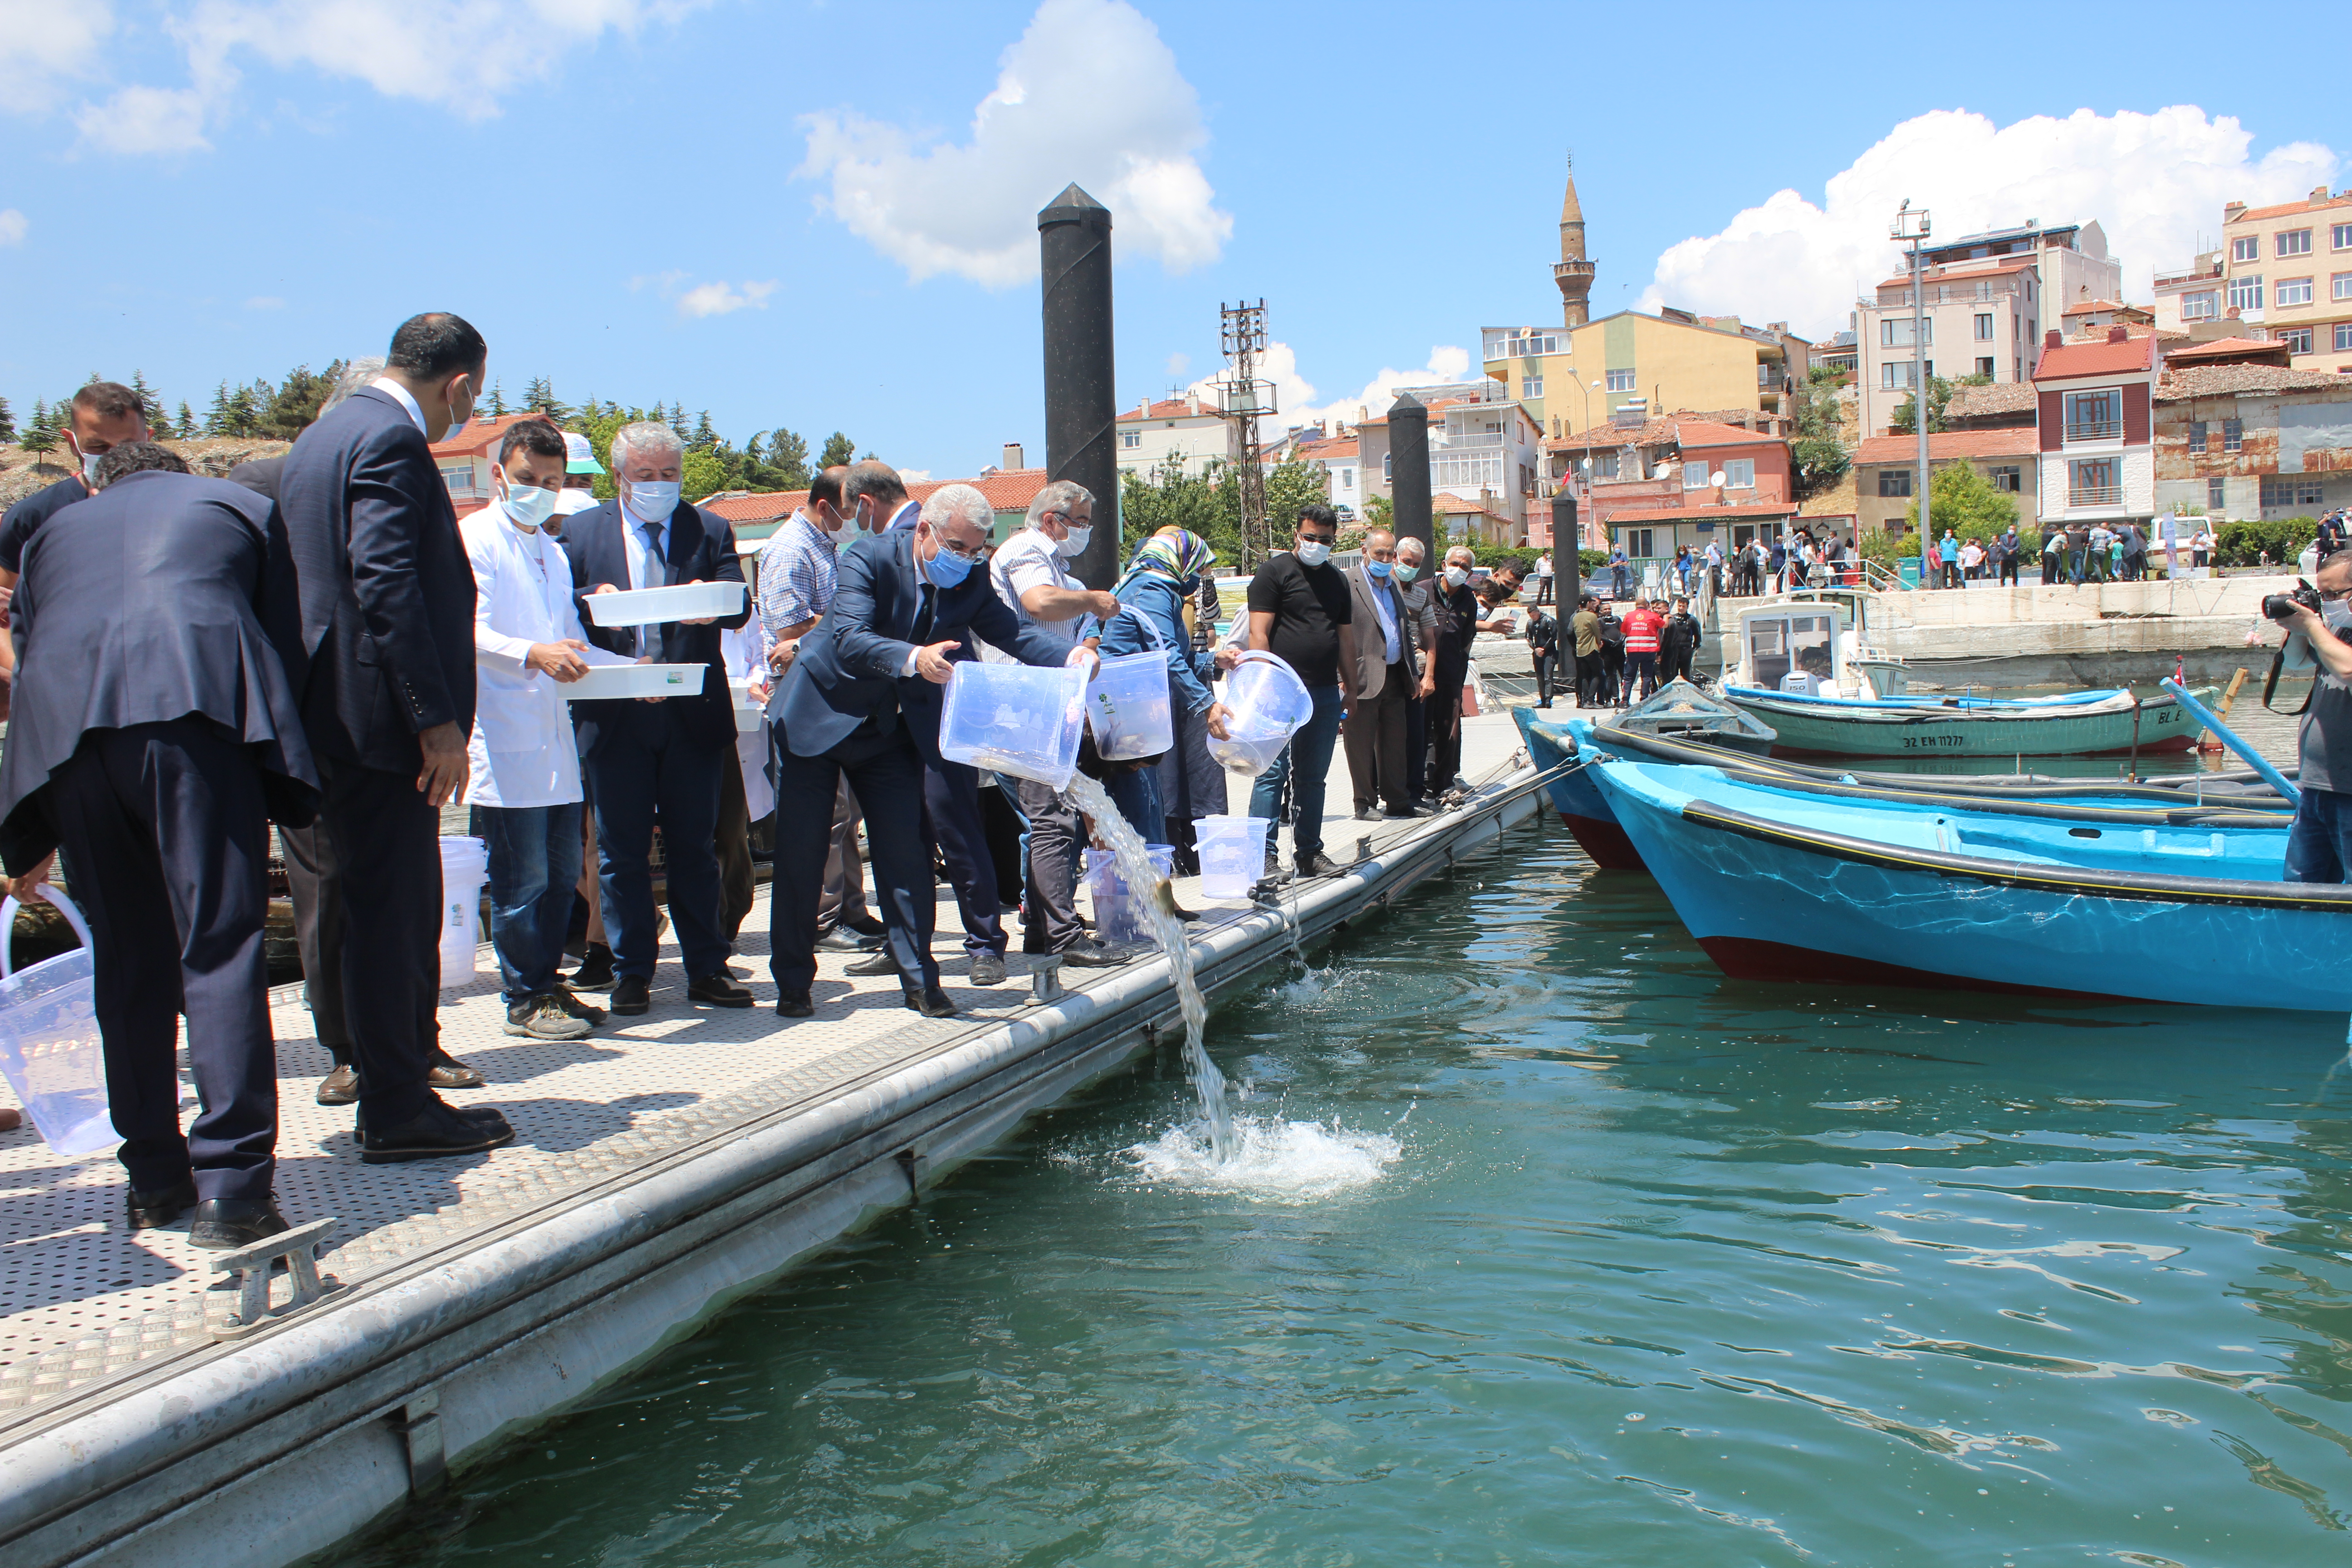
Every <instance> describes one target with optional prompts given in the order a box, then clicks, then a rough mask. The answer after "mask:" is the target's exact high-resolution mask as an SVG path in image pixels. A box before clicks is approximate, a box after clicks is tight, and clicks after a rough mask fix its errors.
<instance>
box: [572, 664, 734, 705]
mask: <svg viewBox="0 0 2352 1568" xmlns="http://www.w3.org/2000/svg"><path fill="white" fill-rule="evenodd" d="M704 668H705V667H704V666H702V665H698V664H598V665H591V666H590V667H589V669H588V673H587V674H585V675H583V676H582V677H581V678H580V679H577V680H575V681H572V683H571V684H570V685H568V686H565V687H563V688H562V691H563V695H564V697H565V698H566V699H568V700H571V701H573V702H604V701H609V700H612V699H614V698H618V697H692V696H695V695H696V694H698V692H700V691H701V689H702V677H703V672H704Z"/></svg>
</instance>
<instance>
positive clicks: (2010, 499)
mask: <svg viewBox="0 0 2352 1568" xmlns="http://www.w3.org/2000/svg"><path fill="white" fill-rule="evenodd" d="M1929 407H1930V413H1931V414H1932V412H1933V405H1932V404H1931V405H1929ZM1927 499H1928V500H1929V501H1930V502H1931V503H1932V504H1931V506H1930V507H1929V509H1928V510H1929V516H1930V518H1931V520H1932V526H1933V527H1934V528H1935V530H1936V537H1937V539H1941V538H1943V536H1944V531H1945V530H1946V529H1949V530H1950V531H1951V532H1952V536H1953V537H1954V538H1955V539H1973V540H1975V541H1977V542H1979V543H1984V542H1990V540H1991V539H1993V538H1994V537H1995V536H1996V535H1998V534H1999V533H2000V531H2002V530H2004V529H2006V528H2010V527H2011V526H2013V525H2014V524H2015V523H2016V521H2017V499H2016V498H2015V497H2014V496H2010V495H2005V494H2003V493H2002V492H2001V491H2000V490H1997V489H1993V488H1992V486H1991V484H1990V483H1989V482H1988V481H1987V480H1986V479H1985V477H1984V476H1983V475H1982V474H1980V473H1979V472H1977V468H1976V465H1975V464H1974V463H1966V462H1959V463H1946V464H1944V465H1943V466H1942V467H1941V468H1937V469H1936V470H1935V476H1934V478H1932V479H1929V480H1928V481H1927ZM1906 515H1907V517H1908V519H1909V521H1910V524H1911V532H1910V533H1909V535H1907V536H1906V542H1916V541H1917V539H1918V536H1919V503H1918V501H1917V500H1913V501H1912V503H1911V506H1910V509H1909V510H1908V512H1907V514H1906ZM1913 553H1915V554H1916V550H1915V551H1914V552H1913Z"/></svg>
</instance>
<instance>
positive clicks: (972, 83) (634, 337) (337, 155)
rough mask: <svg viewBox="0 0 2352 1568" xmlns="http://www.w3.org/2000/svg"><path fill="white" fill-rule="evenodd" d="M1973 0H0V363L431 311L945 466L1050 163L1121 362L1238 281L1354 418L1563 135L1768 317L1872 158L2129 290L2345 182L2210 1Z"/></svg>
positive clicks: (1003, 415)
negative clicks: (2278, 205)
mask: <svg viewBox="0 0 2352 1568" xmlns="http://www.w3.org/2000/svg"><path fill="white" fill-rule="evenodd" d="M1796 15H1801V18H1802V20H1801V22H1798V23H1795V24H1793V25H1792V22H1791V20H1790V18H1791V16H1796ZM1968 15H1969V22H1968V25H1967V26H1965V27H1964V28H1963V27H1958V26H1954V25H1953V22H1952V18H1951V16H1950V14H1949V13H1948V12H1947V13H1933V14H1924V15H1923V16H1921V18H1920V19H1917V20H1915V19H1914V18H1913V16H1911V15H1909V14H1907V13H1906V11H1905V9H1904V8H1901V7H1885V6H1871V7H1854V8H1840V7H1833V6H1813V7H1809V8H1807V9H1806V10H1805V11H1803V12H1802V13H1801V14H1792V13H1790V12H1789V11H1787V10H1785V9H1774V8H1768V7H1762V6H1757V5H1738V6H1725V7H1685V8H1682V9H1679V10H1676V11H1674V12H1672V13H1669V14H1662V13H1657V12H1654V11H1648V10H1645V9H1643V8H1641V7H1633V6H1580V5H1557V4H1551V5H1517V4H1506V3H1501V0H1497V3H1495V4H1490V5H1476V6H1472V5H1427V4H1422V5H1410V6H1407V5H1380V4H1356V5H1344V6H1342V5H1280V4H1276V5H1223V4H1211V3H1192V4H1186V5H1162V4H1158V3H1155V0H1138V4H1137V5H1135V6H1134V7H1133V8H1130V7H1129V6H1128V5H1125V4H1122V3H1120V0H1046V3H1045V5H1043V6H1040V5H1037V4H1036V3H1035V0H1028V3H1024V4H1013V5H992V4H981V3H967V4H957V5H937V4H915V3H896V0H865V3H862V4H856V5H837V4H817V5H810V4H760V3H755V0H299V3H298V0H193V3H187V4H174V5H149V4H140V3H138V0H78V3H77V4H75V5H70V6H66V5H59V4H58V3H57V0H0V105H5V106H6V107H5V108H0V128H5V134H6V138H7V142H6V145H7V147H8V149H9V151H10V153H12V154H13V155H12V156H10V157H8V158H7V159H6V160H5V165H4V166H0V167H4V169H5V172H0V287H5V290H6V295H5V297H6V298H7V300H9V301H10V303H11V309H10V310H9V321H8V329H7V331H5V334H0V395H5V396H6V397H7V398H8V399H9V400H10V402H11V403H12V404H13V405H15V406H16V410H17V412H18V415H19V416H20V417H21V416H22V415H23V414H24V413H25V412H26V411H27V410H29V408H30V406H31V405H32V402H33V400H34V398H35V397H37V396H51V397H54V396H55V395H58V394H59V393H61V392H65V391H69V390H70V389H71V388H72V387H73V386H74V385H76V384H79V382H80V381H81V380H82V379H83V378H84V377H85V376H86V375H87V374H89V373H90V372H91V371H98V372H100V373H102V374H107V375H110V376H114V377H118V378H125V379H127V378H128V377H129V375H130V374H131V371H132V370H133V369H134V368H137V369H139V370H141V371H142V372H143V373H144V374H146V376H147V378H148V380H149V381H150V382H151V383H152V384H154V385H155V386H156V388H157V389H158V390H159V391H161V392H162V393H163V395H164V396H165V397H166V398H167V399H168V400H171V401H173V402H177V401H178V400H180V399H182V398H184V399H186V400H187V401H188V402H190V403H191V404H193V405H194V406H195V407H196V408H197V409H198V411H199V412H201V411H202V409H203V407H204V405H205V403H206V402H207V401H208V399H209V397H210V395H211V390H212V388H213V386H214V385H215V384H216V383H218V382H219V381H221V380H223V379H228V380H232V381H238V380H249V379H251V378H252V377H254V376H256V375H265V376H268V377H270V378H271V379H273V380H275V379H277V378H278V376H280V375H281V374H283V373H284V372H285V371H286V370H287V369H288V368H289V366H291V365H293V364H295V363H302V362H308V363H310V364H312V365H313V366H314V367H315V366H318V365H322V364H324V363H326V362H327V361H329V360H331V359H333V358H335V357H337V356H338V355H341V354H348V353H371V352H373V353H381V352H382V351H383V343H384V342H385V340H386V339H387V338H388V336H389V334H390V331H391V329H392V327H393V326H394V324H395V323H396V322H397V321H399V320H400V319H401V318H403V317H404V316H405V315H407V314H409V313H410V312H412V311H414V310H422V309H447V310H457V311H458V312H460V313H462V314H464V315H465V316H467V318H468V319H470V320H471V321H474V323H475V324H476V325H477V326H478V327H480V328H481V329H482V331H484V333H485V334H486V335H487V337H488V340H489V342H490V356H491V367H490V368H491V373H492V374H493V376H494V377H495V378H496V379H498V380H499V381H500V382H501V383H502V384H503V385H504V388H505V390H506V391H507V393H508V394H509V395H516V394H519V393H520V391H521V389H522V387H523V384H524V383H525V382H526V381H527V380H528V379H530V377H532V376H534V375H548V376H551V378H552V379H553V382H554V384H555V387H556V390H557V392H558V394H559V395H562V396H565V397H567V398H571V399H573V400H577V399H579V398H581V397H583V396H587V395H592V394H593V395H595V396H597V397H599V398H607V399H612V400H615V401H619V402H624V403H629V402H636V403H645V402H651V401H655V400H659V401H662V402H665V403H667V402H681V403H683V404H685V405H686V406H687V407H688V410H689V411H692V410H697V409H701V408H706V407H707V408H708V409H709V410H710V412H711V415H712V416H713V418H714V420H715V421H716V422H717V423H718V425H719V428H720V429H721V430H722V431H723V432H725V433H726V434H728V435H729V436H730V437H733V438H735V439H737V440H739V441H740V439H741V438H743V437H746V436H748V435H749V434H751V432H752V431H755V430H761V429H768V428H772V427H774V426H789V427H791V428H793V429H794V430H797V431H799V432H800V433H801V434H802V435H803V436H805V437H809V438H810V440H811V442H812V445H814V443H815V442H816V441H817V440H820V439H822V437H824V435H825V433H826V432H828V431H831V430H834V429H836V428H838V429H842V430H845V431H846V432H848V433H849V435H850V436H851V437H853V438H854V439H855V441H856V443H857V445H858V447H859V449H860V450H861V451H862V450H866V449H869V448H870V449H871V450H873V451H875V452H876V453H877V454H878V455H880V456H882V457H884V458H887V459H889V460H891V461H894V462H897V463H898V464H899V465H900V466H902V467H905V468H916V469H921V470H925V471H928V472H930V473H933V474H935V475H939V476H942V477H945V476H949V475H955V474H969V473H971V472H974V471H976V470H977V469H978V468H980V467H981V466H982V465H983V464H985V463H990V462H993V461H995V459H996V456H997V451H998V447H999V446H1000V444H1001V443H1003V442H1005V441H1013V440H1018V441H1021V442H1024V444H1026V446H1027V447H1028V449H1029V452H1030V454H1031V460H1032V461H1037V460H1040V459H1041V458H1042V453H1043V417H1042V412H1041V408H1040V396H1041V394H1040V387H1039V379H1040V378H1039V370H1038V364H1039V351H1038V343H1037V289H1036V280H1035V256H1036V242H1035V231H1034V212H1035V210H1036V209H1037V208H1038V207H1040V206H1042V205H1045V202H1046V201H1047V200H1048V199H1049V198H1050V197H1052V196H1053V195H1054V194H1055V192H1056V191H1057V190H1059V189H1060V187H1061V186H1062V185H1063V184H1065V183H1066V182H1067V181H1068V180H1070V179H1073V178H1076V179H1078V180H1079V181H1080V182H1081V183H1083V184H1087V186H1088V188H1089V189H1092V190H1093V191H1094V193H1095V195H1097V196H1098V197H1101V198H1103V199H1104V200H1105V201H1106V202H1107V203H1108V204H1109V205H1111V206H1112V207H1113V210H1114V216H1115V221H1116V223H1117V225H1118V228H1117V232H1116V234H1115V238H1114V243H1115V245H1116V247H1117V248H1118V254H1119V256H1120V258H1121V261H1120V266H1119V270H1118V281H1117V291H1118V307H1119V318H1118V351H1119V374H1118V384H1119V387H1120V391H1121V394H1122V395H1123V396H1124V397H1125V398H1126V399H1128V400H1129V401H1130V402H1131V401H1132V400H1133V399H1134V398H1136V397H1137V396H1139V395H1144V394H1147V393H1151V394H1159V393H1164V392H1165V391H1166V390H1167V389H1169V388H1170V387H1171V386H1173V385H1181V384H1183V383H1185V382H1187V381H1190V380H1192V379H1194V378H1196V377H1199V376H1202V375H1204V374H1209V373H1210V372H1211V371H1213V369H1214V368H1215V365H1216V346H1217V345H1216V324H1217V321H1216V310H1217V306H1218V304H1219V303H1220V301H1221V300H1234V299H1238V298H1242V297H1248V298H1251V299H1256V298H1258V297H1261V296H1263V297H1264V298H1265V300H1266V303H1267V305H1268V308H1269V312H1270V315H1271V320H1272V326H1273V331H1274V335H1275V337H1276V339H1277V340H1278V341H1279V342H1280V343H1281V345H1283V347H1282V355H1283V356H1284V357H1282V358H1281V360H1280V363H1279V364H1278V366H1277V368H1278V369H1279V370H1280V371H1281V372H1282V374H1283V380H1284V387H1285V395H1286V405H1287V406H1290V407H1301V406H1303V407H1309V408H1330V409H1334V410H1338V411H1341V412H1344V413H1346V414H1347V415H1349V416H1352V414H1353V410H1354V407H1355V405H1356V404H1357V403H1358V402H1359V401H1360V399H1361V398H1363V397H1364V396H1366V395H1372V396H1375V397H1378V396H1380V395H1381V388H1382V387H1383V386H1385V385H1388V384H1394V383H1395V382H1397V381H1398V380H1400V379H1402V380H1405V381H1413V380H1426V379H1434V378H1435V376H1436V374H1448V373H1450V374H1465V372H1466V371H1475V365H1471V364H1469V363H1467V362H1468V361H1469V360H1471V359H1475V353H1476V349H1477V342H1478V339H1477V332H1478V329H1479V328H1480V327H1481V326H1482V325H1502V324H1520V323H1546V322H1551V321H1557V320H1558V311H1559V304H1558V297H1557V295H1556V294H1555V293H1554V292H1553V290H1552V289H1551V285H1550V281H1549V266H1550V262H1551V261H1552V259H1553V258H1554V257H1555V255H1556V245H1557V231H1556V228H1555V224H1556V222H1557V217H1558V205H1559V185H1560V177H1561V174H1562V171H1563V167H1564V164H1563V156H1564V154H1565V153H1567V152H1568V151H1569V150H1570V148H1571V147H1572V148H1573V149H1574V152H1575V155H1576V166H1577V173H1578V181H1579V185H1580V190H1581V192H1582V194H1583V200H1584V206H1585V214H1586V216H1587V219H1588V220H1589V222H1590V224H1591V250H1592V253H1593V255H1594V256H1595V257H1596V258H1598V260H1599V263H1600V268H1601V271H1600V280H1599V282H1598V284H1597V286H1596V287H1595V289H1594V290H1593V296H1592V298H1593V304H1594V309H1595V312H1596V313H1600V312H1601V311H1604V310H1614V309H1619V308H1622V307H1626V306H1631V305H1634V304H1636V303H1638V302H1643V301H1645V300H1646V301H1647V302H1649V303H1653V304H1654V303H1655V302H1656V301H1657V300H1661V299H1664V300H1666V301H1667V302H1670V303H1675V304H1679V305H1686V306H1690V307H1694V308H1698V309H1706V310H1738V311H1739V312H1740V313H1741V314H1743V315H1745V316H1747V317H1748V319H1750V320H1755V321H1763V320H1767V319H1782V318H1785V319H1789V320H1790V321H1793V322H1795V324H1796V325H1797V327H1798V328H1799V330H1800V331H1804V330H1808V329H1811V330H1815V331H1822V330H1827V329H1830V328H1833V327H1834V326H1837V325H1842V324H1843V310H1844V309H1845V308H1846V304H1847V303H1848V302H1849V301H1850V300H1851V298H1852V296H1853V291H1854V289H1855V287H1856V286H1857V285H1859V284H1862V283H1865V282H1867V281H1868V276H1867V275H1868V274H1869V273H1870V272H1872V271H1873V270H1874V269H1875V268H1876V267H1877V266H1878V265H1879V263H1880V261H1881V259H1882V247H1880V245H1879V243H1878V241H1877V240H1876V238H1875V234H1876V232H1877V231H1878V230H1879V229H1880V228H1881V227H1882V226H1883V224H1884V219H1885V214H1884V213H1883V212H1882V211H1881V210H1880V209H1881V208H1887V209H1891V207H1892V205H1894V202H1895V200H1896V199H1899V198H1900V196H1903V195H1908V196H1912V197H1914V198H1915V199H1916V200H1920V201H1923V202H1926V203H1927V204H1929V205H1930V206H1931V207H1932V208H1934V209H1935V210H1936V211H1937V214H1938V217H1937V228H1938V232H1939V233H1943V234H1954V233H1958V232H1962V231H1963V230H1964V229H1966V228H1969V227H1977V226H1983V225H1985V224H1988V223H1998V222H2006V221H2017V220H2021V219H2023V218H2026V217H2029V216H2032V217H2040V218H2042V219H2044V220H2054V219H2057V218H2061V217H2076V218H2089V217H2098V218H2100V219H2102V221H2103V222H2104V223H2105V226H2106V227H2107V229H2108V232H2109V235H2110V237H2111V239H2113V240H2114V241H2115V242H2116V248H2117V249H2118V250H2119V251H2120V252H2121V253H2122V254H2123V256H2124V258H2125V261H2126V279H2127V284H2129V285H2131V289H2132V291H2134V292H2137V293H2138V294H2139V295H2140V297H2142V298H2145V284H2146V279H2147V276H2148V274H2149V272H2150V271H2151V270H2153V269H2154V268H2157V267H2159V266H2163V267H2169V266H2172V265H2175V264H2178V263H2179V262H2184V261H2186V259H2187V258H2188V253H2189V249H2190V247H2192V246H2193V245H2194V243H2195V242H2196V240H2197V237H2199V236H2200V234H2201V235H2210V233H2211V231H2212V230H2213V229H2214V228H2215V227H2216V226H2218V223H2219V208H2220V205H2221V202H2222V201H2223V200H2227V199H2230V198H2231V197H2238V198H2242V199H2246V200H2252V201H2262V200H2278V199H2285V198H2290V197H2294V196H2300V195H2303V194H2304V193H2305V192H2306V191H2307V190H2308V189H2309V188H2310V187H2311V186H2313V185H2315V184H2321V183H2329V184H2335V185H2338V186H2340V185H2342V184H2344V183H2346V181H2347V177H2352V171H2347V167H2346V161H2345V157H2344V152H2343V148H2344V146H2345V145H2347V144H2352V131H2347V120H2346V117H2345V115H2344V112H2343V110H2342V108H2341V106H2340V104H2336V105H2331V104H2330V102H2329V101H2328V100H2329V97H2330V94H2329V93H2328V92H2327V91H2326V90H2324V89H2319V88H2314V89H2311V90H2295V89H2292V88H2291V87H2290V86H2289V85H2288V83H2287V82H2286V81H2285V80H2284V78H2283V75H2282V68H2281V63H2280V61H2279V59H2278V58H2277V57H2276V56H2274V55H2273V54H2271V53H2269V52H2267V51H2264V50H2258V49H2253V48H2247V47H2231V48H2226V49H2223V48H2211V47H2200V44H2199V43H2198V40H2199V39H2200V38H2205V39H2208V40H2209V41H2212V42H2220V41H2221V40H2220V39H2219V38H2218V37H2215V36H2214V30H2215V28H2216V27H2217V26H2219V24H2218V23H2217V20H2216V17H2215V15H2214V13H2212V12H2211V11H2210V8H2204V7H2200V8H2196V9H2191V8H2189V7H2187V6H2149V7H2143V8H2140V9H2138V10H2135V11H2133V12H2131V13H2130V14H2129V15H2128V16H2124V15H2121V14H2118V15H2117V16H2115V17H2113V18H2111V19H2110V21H2109V22H2107V23H2101V24H2095V25H2092V26H2079V25H2074V24H2070V23H2067V22H2065V21H2063V19H2062V18H2060V17H2058V16H2056V15H2055V14H2054V13H2053V12H2051V11H2050V10H2049V9H2048V8H2047V7H2046V6H2032V7H2028V6H2018V7H2009V8H2004V7H2000V6H1988V5H1980V6H1978V7H1974V8H1972V9H1971V10H1970V11H1969V14H1968ZM983 100H988V101H987V104H986V106H985V110H984V111H983ZM976 117H977V119H978V121H979V123H978V125H977V128H976ZM1781 193H1786V194H1781ZM2012 208H2020V209H2023V210H2011V209H2012ZM1661 258H1664V270H1663V273H1662V271H1661ZM2135 279H2136V280H2137V282H2136V283H2134V282H2133V281H2132V280H2135ZM1448 349H1452V350H1456V351H1467V352H1466V353H1454V354H1448V353H1444V352H1443V351H1445V350H1448ZM1433 367H1434V368H1433ZM1310 387H1311V389H1312V390H1311V393H1310V392H1309V390H1308V389H1309V388H1310Z"/></svg>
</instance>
